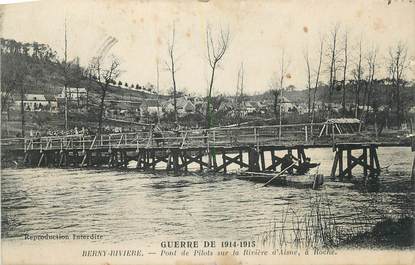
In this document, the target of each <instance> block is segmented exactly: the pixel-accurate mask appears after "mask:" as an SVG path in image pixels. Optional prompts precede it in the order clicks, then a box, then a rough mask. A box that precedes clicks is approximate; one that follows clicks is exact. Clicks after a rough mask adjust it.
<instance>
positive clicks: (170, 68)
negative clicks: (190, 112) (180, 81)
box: [165, 24, 177, 123]
mask: <svg viewBox="0 0 415 265" xmlns="http://www.w3.org/2000/svg"><path fill="white" fill-rule="evenodd" d="M175 37H176V29H175V26H174V24H173V29H172V38H171V40H170V42H169V43H168V47H167V51H168V54H169V62H165V63H166V66H167V70H168V71H169V72H170V74H171V78H172V84H173V107H174V122H175V123H177V99H176V97H177V88H176V71H177V69H176V64H175V62H176V58H175V55H174V45H175Z"/></svg>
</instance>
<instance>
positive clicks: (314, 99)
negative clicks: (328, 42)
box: [311, 37, 324, 123]
mask: <svg viewBox="0 0 415 265" xmlns="http://www.w3.org/2000/svg"><path fill="white" fill-rule="evenodd" d="M323 51H324V39H323V37H320V49H319V56H318V58H319V59H318V66H317V71H316V80H315V83H314V91H313V104H312V105H313V107H312V115H311V123H314V119H315V113H316V111H315V109H316V92H317V88H318V84H319V83H320V73H321V64H322V62H323Z"/></svg>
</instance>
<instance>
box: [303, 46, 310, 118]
mask: <svg viewBox="0 0 415 265" xmlns="http://www.w3.org/2000/svg"><path fill="white" fill-rule="evenodd" d="M304 60H305V63H306V70H307V98H308V102H307V103H308V104H307V114H308V117H310V115H311V66H310V56H309V54H308V47H307V49H306V50H305V51H304Z"/></svg>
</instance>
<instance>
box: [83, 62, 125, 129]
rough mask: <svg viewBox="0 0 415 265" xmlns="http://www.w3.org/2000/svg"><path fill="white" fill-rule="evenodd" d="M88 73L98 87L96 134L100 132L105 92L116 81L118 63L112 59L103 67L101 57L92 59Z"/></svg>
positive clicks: (118, 73)
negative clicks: (98, 102)
mask: <svg viewBox="0 0 415 265" xmlns="http://www.w3.org/2000/svg"><path fill="white" fill-rule="evenodd" d="M89 68H90V73H91V74H92V79H93V81H95V83H96V84H97V86H98V89H97V92H98V93H99V95H100V104H99V117H98V119H99V120H98V134H101V132H102V120H103V115H104V107H105V105H104V103H105V97H106V95H107V91H108V89H109V88H110V84H111V83H113V82H114V80H115V79H117V78H118V77H119V76H120V74H121V72H120V69H119V68H120V62H119V60H118V59H117V58H115V57H112V58H111V59H110V62H109V65H108V66H104V62H103V58H102V57H101V56H99V57H94V58H93V59H92V62H91V64H90V66H89Z"/></svg>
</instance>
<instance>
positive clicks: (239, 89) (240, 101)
mask: <svg viewBox="0 0 415 265" xmlns="http://www.w3.org/2000/svg"><path fill="white" fill-rule="evenodd" d="M244 76H245V71H244V63H243V62H242V63H241V66H240V67H239V70H238V80H237V81H236V104H235V113H236V119H237V122H238V124H239V123H240V122H241V116H242V107H243V106H244V103H245V96H244V81H245V77H244Z"/></svg>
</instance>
